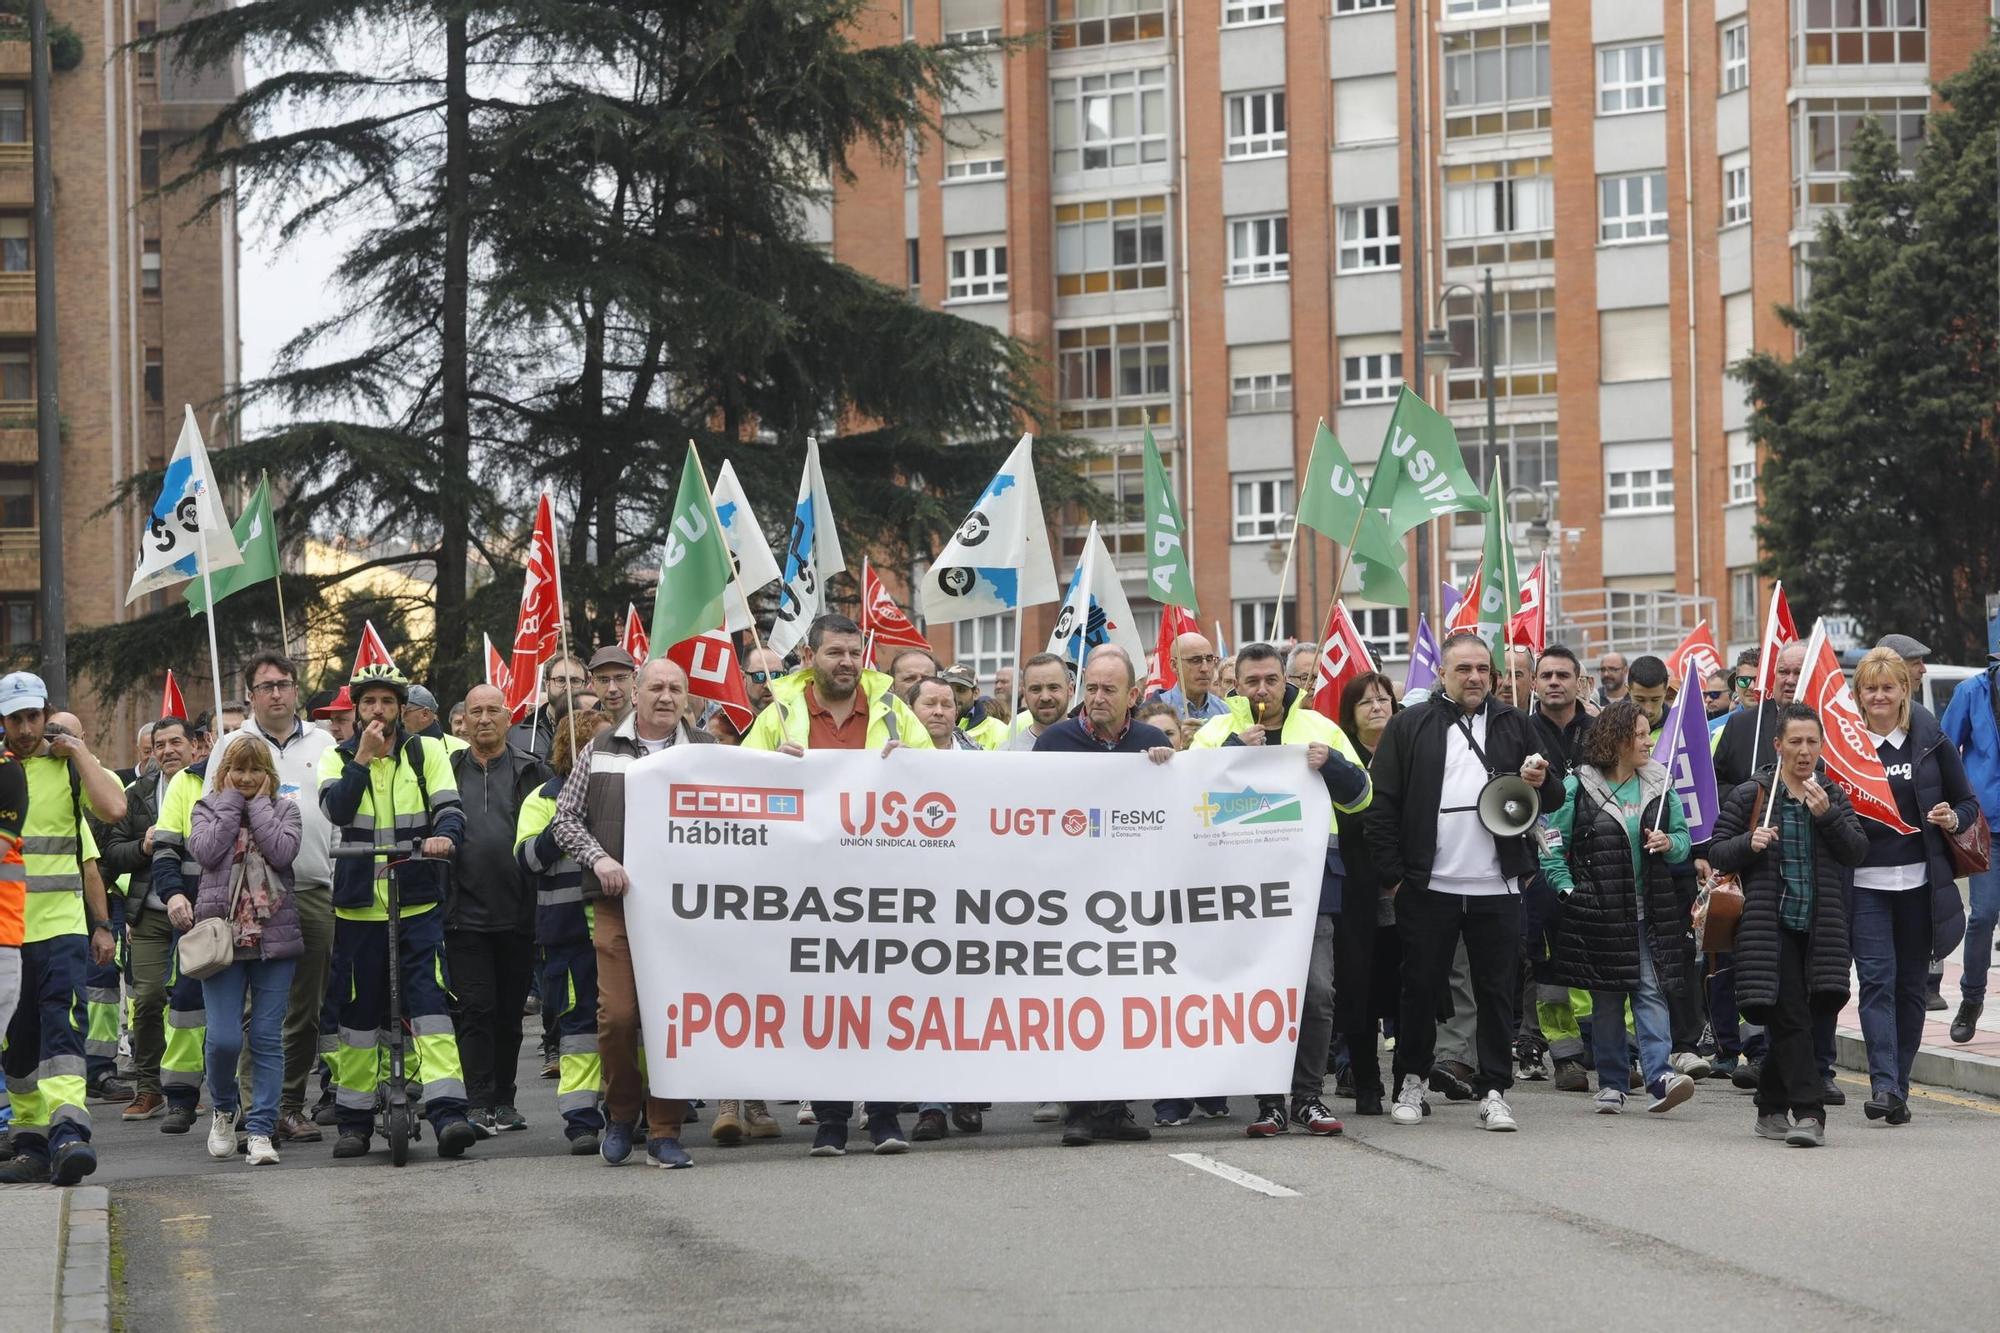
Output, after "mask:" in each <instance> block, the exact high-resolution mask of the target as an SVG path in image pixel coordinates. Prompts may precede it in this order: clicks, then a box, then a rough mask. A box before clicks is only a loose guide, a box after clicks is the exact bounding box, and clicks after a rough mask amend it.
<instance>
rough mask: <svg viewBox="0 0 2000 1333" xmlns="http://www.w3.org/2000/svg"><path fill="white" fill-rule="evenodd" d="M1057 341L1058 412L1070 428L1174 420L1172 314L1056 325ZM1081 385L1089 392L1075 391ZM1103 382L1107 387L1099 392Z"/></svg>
mask: <svg viewBox="0 0 2000 1333" xmlns="http://www.w3.org/2000/svg"><path fill="white" fill-rule="evenodd" d="M1055 343H1056V357H1055V361H1056V413H1057V420H1058V422H1060V423H1061V425H1062V428H1063V429H1064V430H1128V429H1140V428H1143V427H1146V426H1153V427H1156V428H1163V427H1167V426H1170V425H1171V424H1172V423H1173V410H1174V392H1175V387H1176V378H1175V372H1174V327H1173V322H1172V321H1171V320H1167V319H1146V320H1128V321H1124V322H1120V323H1106V324H1091V325H1082V326H1078V327H1075V328H1062V329H1057V330H1056V335H1055ZM1066 343H1067V344H1068V345H1067V346H1066V345H1065V344H1066ZM1078 388H1081V389H1083V390H1084V392H1082V393H1075V392H1073V390H1075V389H1078ZM1098 388H1103V389H1105V390H1106V392H1104V393H1101V394H1099V393H1096V392H1094V391H1095V390H1096V389H1098ZM1093 417H1095V418H1096V419H1094V420H1093V419H1092V418H1093Z"/></svg>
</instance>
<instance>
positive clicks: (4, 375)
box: [0, 348, 35, 403]
mask: <svg viewBox="0 0 2000 1333" xmlns="http://www.w3.org/2000/svg"><path fill="white" fill-rule="evenodd" d="M34 401H35V368H34V362H32V361H30V360H29V359H28V354H27V352H25V351H18V350H15V349H13V348H8V349H4V350H0V402H6V403H32V402H34Z"/></svg>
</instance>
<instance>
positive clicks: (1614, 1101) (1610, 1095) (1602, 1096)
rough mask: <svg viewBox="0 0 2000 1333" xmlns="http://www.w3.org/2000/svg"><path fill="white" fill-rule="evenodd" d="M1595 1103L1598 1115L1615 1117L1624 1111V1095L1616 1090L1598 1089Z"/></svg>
mask: <svg viewBox="0 0 2000 1333" xmlns="http://www.w3.org/2000/svg"><path fill="white" fill-rule="evenodd" d="M1596 1101H1597V1113H1598V1114H1599V1115H1617V1114H1618V1113H1619V1112H1620V1111H1622V1110H1624V1109H1625V1094H1624V1093H1622V1092H1620V1091H1618V1089H1616V1088H1599V1089H1598V1090H1597V1098H1596Z"/></svg>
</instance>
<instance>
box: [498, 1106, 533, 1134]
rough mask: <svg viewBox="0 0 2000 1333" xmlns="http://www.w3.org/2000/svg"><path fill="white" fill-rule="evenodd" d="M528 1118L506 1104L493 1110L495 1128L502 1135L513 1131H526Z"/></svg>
mask: <svg viewBox="0 0 2000 1333" xmlns="http://www.w3.org/2000/svg"><path fill="white" fill-rule="evenodd" d="M527 1127H528V1118H527V1117H526V1116H524V1115H522V1114H521V1113H520V1112H519V1111H517V1110H515V1109H514V1108H513V1107H511V1106H509V1105H507V1104H506V1103H504V1102H503V1103H501V1104H500V1105H498V1106H496V1107H494V1108H493V1128H495V1129H497V1130H499V1131H500V1132H501V1133H503V1134H504V1133H506V1132H507V1131H508V1130H512V1129H526V1128H527Z"/></svg>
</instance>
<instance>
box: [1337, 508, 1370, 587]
mask: <svg viewBox="0 0 2000 1333" xmlns="http://www.w3.org/2000/svg"><path fill="white" fill-rule="evenodd" d="M1367 517H1368V506H1367V505H1363V506H1361V511H1360V512H1359V513H1357V514H1356V515H1355V516H1354V532H1353V534H1352V535H1351V536H1349V537H1348V539H1347V545H1345V546H1343V547H1341V548H1340V554H1339V555H1337V556H1335V557H1334V560H1333V599H1334V600H1335V601H1339V600H1340V594H1341V593H1342V592H1344V591H1346V588H1347V564H1348V556H1349V553H1350V552H1352V551H1353V550H1354V543H1356V542H1358V541H1360V540H1361V524H1362V522H1363V520H1365V519H1366V518H1367Z"/></svg>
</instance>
